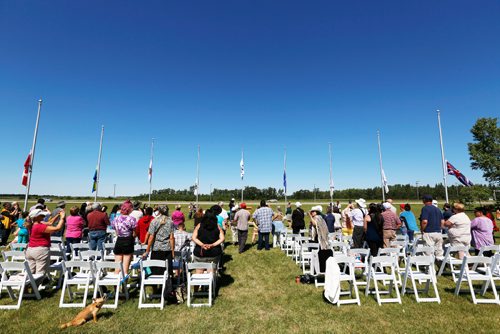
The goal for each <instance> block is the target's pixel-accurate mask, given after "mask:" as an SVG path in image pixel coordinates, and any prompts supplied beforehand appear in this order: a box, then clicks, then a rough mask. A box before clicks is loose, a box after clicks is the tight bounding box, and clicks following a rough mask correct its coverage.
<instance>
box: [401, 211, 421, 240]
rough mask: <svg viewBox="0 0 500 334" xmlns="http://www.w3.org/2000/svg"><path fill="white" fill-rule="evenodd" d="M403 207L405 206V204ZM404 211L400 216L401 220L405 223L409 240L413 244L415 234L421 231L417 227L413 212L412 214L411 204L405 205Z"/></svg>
mask: <svg viewBox="0 0 500 334" xmlns="http://www.w3.org/2000/svg"><path fill="white" fill-rule="evenodd" d="M401 206H403V204H402V205H401ZM403 209H404V211H403V212H401V213H400V214H399V219H401V221H404V222H405V224H406V233H407V235H408V239H409V240H410V242H412V241H413V236H414V234H415V232H418V231H419V229H418V226H417V219H416V218H415V215H414V214H413V212H411V206H410V204H408V203H406V204H404V206H403Z"/></svg>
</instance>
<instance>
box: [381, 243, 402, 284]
mask: <svg viewBox="0 0 500 334" xmlns="http://www.w3.org/2000/svg"><path fill="white" fill-rule="evenodd" d="M400 254H401V252H400V250H399V248H379V249H378V254H377V256H386V255H389V256H392V257H393V259H394V265H395V267H396V272H395V273H394V274H395V276H396V281H397V284H399V285H401V273H403V272H404V271H405V268H404V267H401V266H400ZM405 261H406V259H405ZM384 284H386V282H384Z"/></svg>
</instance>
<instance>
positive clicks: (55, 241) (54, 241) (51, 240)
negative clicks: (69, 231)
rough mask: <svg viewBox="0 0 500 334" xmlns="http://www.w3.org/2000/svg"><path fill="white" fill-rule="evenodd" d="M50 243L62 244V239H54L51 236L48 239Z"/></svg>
mask: <svg viewBox="0 0 500 334" xmlns="http://www.w3.org/2000/svg"><path fill="white" fill-rule="evenodd" d="M50 242H51V243H57V242H58V243H61V242H63V240H62V237H55V236H51V237H50Z"/></svg>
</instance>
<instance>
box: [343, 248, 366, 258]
mask: <svg viewBox="0 0 500 334" xmlns="http://www.w3.org/2000/svg"><path fill="white" fill-rule="evenodd" d="M347 255H349V256H354V257H356V256H358V255H359V256H364V257H365V258H369V257H370V249H367V248H351V249H348V250H347ZM335 258H337V257H335Z"/></svg>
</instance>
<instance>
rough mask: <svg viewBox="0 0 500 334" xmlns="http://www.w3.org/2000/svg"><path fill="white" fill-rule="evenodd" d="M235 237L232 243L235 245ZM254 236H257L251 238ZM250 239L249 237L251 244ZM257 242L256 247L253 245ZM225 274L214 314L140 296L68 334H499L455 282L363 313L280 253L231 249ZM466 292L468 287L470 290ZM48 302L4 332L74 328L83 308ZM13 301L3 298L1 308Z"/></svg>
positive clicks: (498, 324) (371, 302)
mask: <svg viewBox="0 0 500 334" xmlns="http://www.w3.org/2000/svg"><path fill="white" fill-rule="evenodd" d="M230 233H231V232H230V231H228V240H230ZM249 234H250V235H251V233H249ZM249 239H250V238H249ZM249 242H250V240H249ZM225 258H226V263H225V267H226V270H225V272H224V273H223V274H222V277H221V279H220V280H219V286H220V290H219V295H218V296H217V298H216V299H215V302H214V305H213V306H212V307H211V308H187V306H186V305H185V304H182V305H168V306H166V307H165V309H164V310H162V311H160V310H152V309H141V310H139V309H138V292H137V291H135V290H134V291H133V292H132V294H131V299H130V300H129V301H124V300H122V301H121V302H120V305H119V307H118V309H117V310H110V309H103V310H101V311H100V312H99V314H98V318H99V319H98V322H97V324H94V323H92V322H91V323H87V324H85V325H83V326H81V327H77V328H69V329H65V330H64V331H67V332H68V333H104V332H106V333H118V332H123V333H131V332H135V333H166V332H173V333H187V332H193V333H202V332H205V333H207V332H219V333H220V332H224V333H226V332H243V333H250V332H252V333H258V332H270V333H272V332H277V333H305V332H323V333H327V332H328V333H332V332H333V333H335V332H342V333H381V332H399V333H428V332H433V333H437V332H444V333H457V332H461V333H468V332H474V333H498V332H499V328H500V316H499V314H500V306H499V305H474V304H473V303H472V299H471V297H470V294H462V295H461V296H459V297H455V296H454V295H453V290H454V287H455V285H454V283H453V281H452V279H451V277H450V276H443V277H440V278H439V292H440V296H441V299H442V302H441V304H436V303H421V304H418V303H416V302H415V299H414V297H413V296H412V295H406V296H405V297H403V304H402V305H399V304H385V305H383V306H378V304H377V303H376V301H375V299H374V297H373V296H368V297H365V296H364V293H363V291H360V292H361V306H357V305H344V306H341V307H340V308H338V307H337V306H334V305H331V304H329V303H326V302H324V300H323V298H322V292H323V291H322V289H321V288H315V287H314V285H303V284H297V283H295V277H296V276H298V275H300V274H301V270H300V269H299V267H298V266H297V265H296V264H295V263H294V262H293V261H292V260H291V259H290V258H288V257H286V256H285V255H284V254H283V253H282V252H281V251H280V250H279V249H272V250H271V251H269V252H266V251H257V250H256V247H255V246H253V247H252V248H250V249H249V250H248V251H247V252H245V253H243V254H238V252H237V249H236V247H235V246H233V245H228V247H227V248H226V256H225ZM464 288H465V285H464ZM42 296H43V299H42V300H41V301H37V300H34V299H27V300H25V301H23V304H22V306H21V309H20V310H18V311H12V310H2V311H0V328H1V332H2V333H21V332H24V333H48V332H53V331H59V329H58V326H59V325H60V324H61V323H63V322H67V321H70V320H71V319H72V318H73V317H74V316H75V315H76V314H77V313H78V312H79V311H80V309H78V308H71V309H60V308H59V307H58V304H59V297H60V291H58V292H55V293H51V292H43V293H42ZM6 299H8V296H7V294H6V293H3V294H2V299H1V300H0V303H2V304H3V303H4V302H5V301H6Z"/></svg>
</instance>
